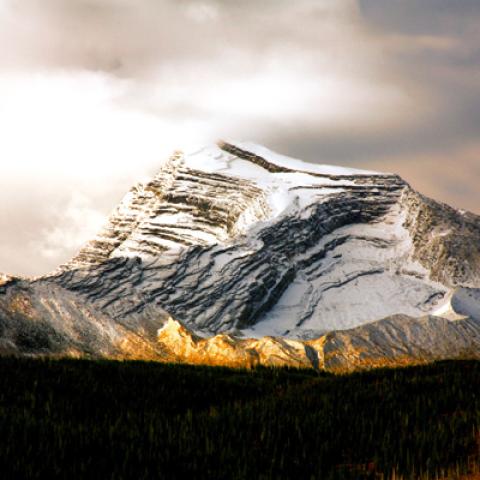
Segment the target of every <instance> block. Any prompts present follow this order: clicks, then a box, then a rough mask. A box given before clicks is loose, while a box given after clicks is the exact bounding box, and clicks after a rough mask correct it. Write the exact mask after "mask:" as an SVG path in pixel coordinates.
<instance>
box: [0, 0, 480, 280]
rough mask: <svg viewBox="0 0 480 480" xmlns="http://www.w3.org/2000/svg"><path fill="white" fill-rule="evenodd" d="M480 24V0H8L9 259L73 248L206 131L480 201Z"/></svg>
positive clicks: (1, 107) (5, 223) (21, 267)
mask: <svg viewBox="0 0 480 480" xmlns="http://www.w3.org/2000/svg"><path fill="white" fill-rule="evenodd" d="M479 25H480V2H478V1H477V0H456V1H450V0H422V1H421V2H420V1H415V0H389V1H388V2H385V1H383V0H335V1H331V0H296V1H290V0H262V1H258V0H242V1H237V0H203V1H201V0H0V128H2V129H3V132H5V131H7V137H8V138H7V144H8V145H9V147H8V148H7V147H6V146H5V142H2V145H0V156H1V158H2V160H1V162H0V176H1V178H2V185H1V187H2V188H1V189H0V204H1V205H2V206H1V208H0V231H1V232H2V234H1V236H0V242H1V243H0V271H11V272H13V273H28V274H30V273H42V272H45V271H46V270H48V269H50V268H54V267H55V266H56V265H58V264H59V263H60V262H62V261H65V260H67V259H68V257H69V256H70V255H72V254H73V253H74V251H75V249H77V248H78V246H79V245H80V244H81V243H82V242H83V241H85V240H86V239H88V238H89V236H91V234H92V232H93V231H94V228H96V225H97V223H98V219H99V218H101V217H103V216H104V215H106V214H107V213H108V211H109V210H110V209H111V208H112V207H113V206H114V205H115V203H116V202H117V201H118V199H119V198H120V197H121V195H122V193H123V192H124V191H125V189H127V188H128V185H129V183H131V182H133V180H134V179H137V177H138V176H139V173H138V172H139V171H141V173H142V174H143V173H144V172H147V173H152V172H153V171H155V168H156V167H157V166H158V161H159V160H158V158H156V155H155V154H154V153H152V150H153V149H155V148H156V145H157V144H158V145H159V147H160V146H162V145H163V146H164V147H165V148H167V146H168V147H170V144H169V143H168V141H170V140H171V141H172V142H173V141H174V140H175V139H176V138H179V139H182V138H183V137H184V136H188V135H192V134H193V135H196V136H198V137H199V138H200V139H205V141H211V140H212V139H214V138H217V137H221V136H227V137H228V138H233V139H235V138H238V139H250V140H252V141H255V142H257V143H264V144H265V145H266V146H268V147H270V148H272V149H274V150H278V151H280V152H282V153H285V154H288V155H291V156H296V157H300V158H304V159H305V160H310V161H312V162H318V163H337V164H345V165H350V166H356V167H365V168H375V169H377V170H389V171H397V172H399V173H401V174H402V175H404V176H405V177H406V179H407V180H409V181H411V183H413V185H414V186H417V187H418V188H421V189H422V190H423V191H424V193H426V194H429V195H432V196H434V197H435V198H438V199H440V200H444V201H447V202H450V203H452V204H454V205H456V206H458V207H464V208H469V209H471V210H475V211H477V212H480V192H479V189H478V187H477V185H478V184H479V180H480V178H479V176H480V173H479V171H478V167H477V165H479V164H480V139H479V133H480V131H479V130H480V127H479V126H480V62H479V60H480V27H479ZM19 85H20V87H19ZM2 112H3V113H2ZM5 112H7V113H5ZM2 115H3V117H2ZM11 117H14V118H11ZM2 122H3V123H2ZM184 132H186V133H184ZM25 144H27V145H25ZM29 144H30V146H31V148H30V149H28V148H27V147H29ZM161 154H162V155H163V154H164V152H162V153H161ZM158 155H160V149H159V153H158ZM39 165H41V168H40V167H39ZM40 179H41V180H40ZM72 191H75V192H76V194H75V195H72ZM26 192H29V193H28V194H27V193H26ZM32 205H35V208H33V207H32ZM87 224H88V225H90V226H89V227H88V228H87V227H86V225H87Z"/></svg>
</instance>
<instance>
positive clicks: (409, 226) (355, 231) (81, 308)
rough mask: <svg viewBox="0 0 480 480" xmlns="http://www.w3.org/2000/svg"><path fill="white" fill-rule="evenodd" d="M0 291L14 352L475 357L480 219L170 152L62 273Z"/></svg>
mask: <svg viewBox="0 0 480 480" xmlns="http://www.w3.org/2000/svg"><path fill="white" fill-rule="evenodd" d="M2 278H3V280H2V281H1V284H0V337H1V339H0V350H1V351H3V352H6V353H28V354H48V355H78V356H84V355H91V356H107V357H113V358H153V359H157V360H160V361H186V362H192V363H208V364H222V365H235V366H250V365H255V364H258V363H261V364H274V365H281V364H288V365H296V366H313V367H316V368H326V369H330V370H350V369H355V368H365V367H371V366H377V365H396V364H403V363H409V362H412V363H418V362H425V361H429V360H433V359H438V358H450V357H465V356H469V357H479V356H480V355H479V353H478V352H480V350H479V346H480V294H479V292H480V290H477V288H479V287H480V217H478V216H476V215H474V214H471V213H467V212H463V211H458V210H455V209H453V208H450V207H448V206H447V205H444V204H440V203H437V202H435V201H433V200H430V199H428V198H426V197H424V196H422V195H421V194H419V193H417V192H416V191H414V190H413V189H412V188H411V187H410V186H409V185H408V184H407V183H405V182H404V181H403V180H402V179H401V178H399V177H398V176H396V175H389V174H382V173H377V172H369V171H362V170H353V169H347V168H341V167H333V166H326V165H314V164H309V163H305V162H302V161H300V160H295V159H291V158H288V157H285V156H282V155H278V154H276V153H273V152H271V151H270V150H268V149H266V148H264V147H261V146H258V145H254V144H249V143H236V144H231V143H225V142H221V143H219V144H217V145H213V146H209V147H205V148H203V149H201V150H198V151H194V152H190V153H188V154H184V153H181V152H176V153H175V154H174V155H172V157H171V158H170V159H168V160H167V161H166V162H165V163H164V164H163V166H162V167H161V169H160V171H159V172H158V174H157V175H156V176H155V177H154V178H153V179H152V180H151V181H149V182H148V183H143V184H139V185H136V186H134V187H133V188H132V189H131V190H130V191H129V192H128V193H127V195H126V196H125V198H124V199H123V200H122V202H121V203H120V205H119V206H118V207H117V208H116V209H115V210H114V212H113V213H112V215H111V216H110V218H109V219H108V221H107V223H106V225H105V226H104V228H103V229H102V231H101V232H99V234H98V235H97V236H96V238H95V239H93V240H92V241H90V242H89V243H88V244H87V245H85V247H84V248H82V249H81V251H80V252H79V253H78V254H77V255H76V256H75V257H74V258H73V259H72V260H71V261H70V262H68V263H67V264H65V265H62V266H61V267H59V269H58V270H57V271H55V272H53V273H52V274H50V275H47V276H44V277H42V278H39V279H36V280H31V281H29V280H22V279H16V278H12V277H7V276H4V277H2Z"/></svg>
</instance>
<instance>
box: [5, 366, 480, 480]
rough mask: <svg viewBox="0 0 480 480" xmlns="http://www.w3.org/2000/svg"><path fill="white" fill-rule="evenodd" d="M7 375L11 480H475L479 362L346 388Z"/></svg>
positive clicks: (35, 370) (165, 377) (255, 377)
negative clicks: (41, 479) (337, 479)
mask: <svg viewBox="0 0 480 480" xmlns="http://www.w3.org/2000/svg"><path fill="white" fill-rule="evenodd" d="M0 369H1V375H0V472H1V473H0V477H1V478H5V479H27V478H28V479H37V478H38V479H40V478H51V479H61V478H66V479H76V478H85V479H96V478H98V479H155V478H160V479H177V478H178V479H184V478H191V479H209V480H211V479H270V478H273V479H282V478H285V479H288V478H294V479H299V480H300V479H322V480H323V479H326V480H327V479H336V478H339V479H342V478H348V479H367V478H372V479H390V478H396V479H401V478H404V479H460V478H461V479H466V478H478V477H476V476H474V475H473V474H475V473H476V472H478V471H479V468H478V467H479V466H480V461H479V444H480V436H479V426H480V362H475V361H448V362H440V363H436V364H432V365H428V366H418V367H409V368H402V369H390V370H387V369H385V370H374V371H370V372H363V373H355V374H351V375H338V376H337V375H332V374H326V373H319V372H316V371H314V370H292V369H287V368H282V369H267V368H259V369H254V370H249V371H248V370H231V369H227V368H212V367H196V366H187V365H165V364H158V363H153V362H151V363H150V362H115V361H94V360H38V359H18V358H2V359H0ZM466 474H469V476H464V475H466Z"/></svg>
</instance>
